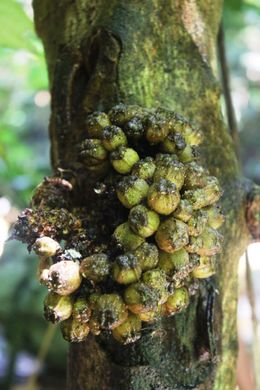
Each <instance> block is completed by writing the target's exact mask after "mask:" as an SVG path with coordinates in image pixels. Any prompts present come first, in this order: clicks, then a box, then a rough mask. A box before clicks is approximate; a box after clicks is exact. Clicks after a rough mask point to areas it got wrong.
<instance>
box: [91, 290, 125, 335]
mask: <svg viewBox="0 0 260 390" xmlns="http://www.w3.org/2000/svg"><path fill="white" fill-rule="evenodd" d="M127 314H128V313H127V309H126V306H125V304H124V302H123V300H122V298H121V297H120V295H118V294H103V295H100V297H99V298H98V299H97V300H96V302H95V304H94V306H93V312H92V318H91V319H93V321H94V322H96V324H98V326H99V327H100V329H114V328H116V327H117V326H119V325H121V324H122V323H123V322H124V321H125V320H126V318H127Z"/></svg>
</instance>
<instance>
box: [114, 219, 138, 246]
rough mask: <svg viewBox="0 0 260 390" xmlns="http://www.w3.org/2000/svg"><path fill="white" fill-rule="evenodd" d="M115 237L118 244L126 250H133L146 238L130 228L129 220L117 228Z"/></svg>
mask: <svg viewBox="0 0 260 390" xmlns="http://www.w3.org/2000/svg"><path fill="white" fill-rule="evenodd" d="M113 238H114V240H115V241H116V244H117V246H118V247H119V248H122V249H124V250H125V251H132V250H134V249H136V248H138V247H139V246H140V245H141V244H142V243H143V242H144V238H142V237H140V236H138V235H137V234H135V233H134V232H133V231H132V230H131V229H130V226H129V224H128V222H125V223H122V224H121V225H119V226H118V227H117V228H116V230H115V231H114V233H113Z"/></svg>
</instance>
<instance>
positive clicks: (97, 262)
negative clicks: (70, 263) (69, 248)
mask: <svg viewBox="0 0 260 390" xmlns="http://www.w3.org/2000/svg"><path fill="white" fill-rule="evenodd" d="M109 271H110V262H109V260H108V256H107V255H106V254H105V253H96V254H94V255H91V256H89V257H86V258H85V259H83V260H82V262H81V264H80V273H81V275H82V276H83V277H84V278H86V279H89V280H93V282H101V281H102V280H104V279H105V278H106V277H107V276H108V275H109Z"/></svg>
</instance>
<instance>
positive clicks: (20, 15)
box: [0, 0, 37, 54]
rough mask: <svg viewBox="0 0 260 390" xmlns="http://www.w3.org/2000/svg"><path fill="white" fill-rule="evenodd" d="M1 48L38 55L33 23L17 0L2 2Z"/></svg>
mask: <svg viewBox="0 0 260 390" xmlns="http://www.w3.org/2000/svg"><path fill="white" fill-rule="evenodd" d="M0 26H1V29H0V46H3V47H5V48H11V49H25V50H29V51H30V52H32V53H34V54H36V53H37V50H36V47H35V45H34V43H33V39H35V33H34V29H33V23H32V21H31V20H30V19H29V18H28V16H27V15H26V13H25V12H24V10H23V7H22V5H21V4H19V3H17V2H16V1H15V0H1V1H0Z"/></svg>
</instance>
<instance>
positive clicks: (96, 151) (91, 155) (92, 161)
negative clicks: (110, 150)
mask: <svg viewBox="0 0 260 390" xmlns="http://www.w3.org/2000/svg"><path fill="white" fill-rule="evenodd" d="M107 156H108V154H107V151H106V149H105V148H104V146H103V145H102V142H101V141H100V139H94V138H91V139H85V140H84V141H83V142H81V144H80V145H79V159H80V160H81V161H82V162H84V164H86V165H87V166H88V165H89V166H95V165H99V164H101V163H103V162H104V160H106V159H107Z"/></svg>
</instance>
